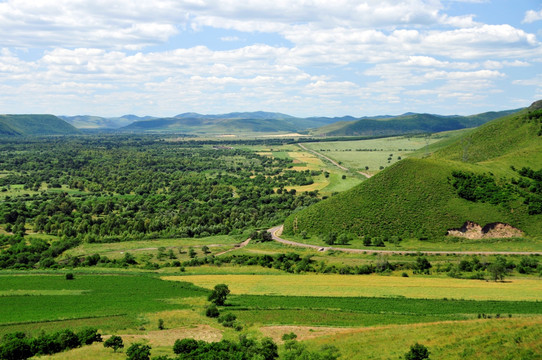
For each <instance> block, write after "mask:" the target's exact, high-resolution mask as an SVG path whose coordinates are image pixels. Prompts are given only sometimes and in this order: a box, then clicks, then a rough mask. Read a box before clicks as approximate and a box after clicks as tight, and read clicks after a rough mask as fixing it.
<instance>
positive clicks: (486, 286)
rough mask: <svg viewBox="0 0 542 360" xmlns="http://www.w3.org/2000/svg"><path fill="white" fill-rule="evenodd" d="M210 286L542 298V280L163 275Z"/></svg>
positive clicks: (242, 290) (302, 292) (241, 290)
mask: <svg viewBox="0 0 542 360" xmlns="http://www.w3.org/2000/svg"><path fill="white" fill-rule="evenodd" d="M163 279H166V280H174V281H187V282H191V283H193V284H195V285H197V286H201V287H204V288H207V289H212V288H213V287H214V286H215V285H216V284H222V283H223V284H227V285H228V286H229V287H230V290H231V291H232V294H237V295H241V294H251V295H283V296H336V297H344V296H353V297H359V296H365V297H408V298H419V299H424V298H427V299H443V298H448V299H451V298H453V299H471V300H508V301H512V300H513V301H520V300H527V301H536V300H540V299H542V282H540V281H539V280H533V279H513V280H509V281H507V282H487V281H478V280H464V279H452V278H437V277H409V278H403V277H395V276H378V275H371V276H355V275H352V276H344V275H322V274H310V275H309V274H308V275H292V274H284V275H192V276H167V277H163Z"/></svg>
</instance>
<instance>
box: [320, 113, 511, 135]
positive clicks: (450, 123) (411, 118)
mask: <svg viewBox="0 0 542 360" xmlns="http://www.w3.org/2000/svg"><path fill="white" fill-rule="evenodd" d="M515 112H517V110H510V111H502V112H488V113H483V114H478V115H472V116H441V115H432V114H405V115H400V116H395V117H387V118H378V119H371V118H367V119H360V120H356V121H351V122H347V123H345V124H340V125H339V126H338V124H332V125H330V126H327V127H324V128H322V129H319V130H318V132H319V133H325V134H330V135H335V136H337V135H339V136H340V135H343V136H344V135H384V134H385V135H388V136H392V135H398V134H407V133H436V132H441V131H449V130H457V129H463V128H469V127H476V126H479V125H481V124H484V123H486V122H488V121H491V120H494V119H497V118H499V117H502V116H505V115H508V114H512V113H515Z"/></svg>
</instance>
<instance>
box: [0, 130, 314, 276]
mask: <svg viewBox="0 0 542 360" xmlns="http://www.w3.org/2000/svg"><path fill="white" fill-rule="evenodd" d="M190 145H192V146H190ZM0 153H2V156H1V157H0V171H3V172H5V173H6V174H7V175H6V176H2V177H0V189H1V190H3V191H5V192H8V194H7V196H5V197H4V201H2V202H1V203H0V224H3V228H4V229H5V230H6V231H8V232H12V233H14V234H18V235H20V236H25V234H26V233H27V232H28V231H29V230H30V229H31V230H32V231H33V232H38V233H45V234H50V235H54V236H58V237H61V238H62V239H64V240H66V239H68V240H69V241H64V243H70V244H72V245H73V244H75V242H73V241H71V240H73V239H76V240H77V241H78V242H89V243H92V242H115V241H126V240H139V239H143V238H157V237H159V238H171V237H204V236H210V235H222V234H237V233H240V232H242V231H243V230H245V229H247V228H263V227H268V226H271V225H273V224H275V223H278V222H280V221H282V220H283V219H284V218H285V217H286V216H287V215H289V214H290V213H291V212H292V211H293V210H295V209H297V208H301V207H307V206H309V205H311V204H313V203H315V202H318V201H319V200H320V198H319V195H318V192H317V191H311V192H304V193H297V192H296V191H295V190H294V189H291V190H286V188H287V187H292V186H299V185H307V184H311V183H312V182H313V177H314V176H317V175H319V174H320V173H321V172H318V171H308V170H307V171H294V170H291V169H290V170H289V168H290V167H292V166H293V163H292V160H290V159H281V158H272V157H268V156H262V155H258V154H256V153H254V152H251V151H245V150H238V149H232V148H221V149H219V150H217V149H211V148H207V147H204V146H201V145H197V146H196V145H194V144H193V143H191V142H187V143H182V144H180V143H169V142H163V141H156V139H153V138H147V137H145V138H138V137H120V138H119V139H118V141H113V140H112V139H110V138H108V137H105V138H103V139H98V138H92V137H88V138H73V139H69V138H68V139H48V140H24V141H22V142H21V143H11V142H6V143H2V144H0ZM14 185H17V186H21V185H22V186H24V188H25V189H27V190H35V191H26V192H16V191H12V189H11V187H13V186H14ZM59 188H61V189H59ZM27 250H28V251H27ZM33 250H35V249H25V250H24V251H22V252H28V253H30V254H34V255H36V256H35V257H36V258H37V255H38V254H39V252H38V253H36V252H35V251H33ZM44 251H45V249H44ZM16 252H21V251H19V250H17V251H16ZM7 255H9V257H11V255H13V254H7ZM31 258H32V256H31ZM35 260H36V259H33V258H32V259H29V261H20V262H19V263H23V264H24V263H27V264H31V265H30V266H32V265H34V264H36V263H37V261H35ZM13 265H14V263H13V262H11V263H10V264H9V265H7V267H10V266H13Z"/></svg>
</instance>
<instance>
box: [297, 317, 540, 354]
mask: <svg viewBox="0 0 542 360" xmlns="http://www.w3.org/2000/svg"><path fill="white" fill-rule="evenodd" d="M416 342H419V343H422V344H424V345H425V346H427V347H428V349H429V351H430V352H431V358H432V359H484V360H494V359H498V360H501V359H502V360H504V359H540V358H541V356H542V317H533V318H512V319H494V320H490V321H487V320H469V321H454V322H437V323H433V324H415V325H390V326H384V327H373V328H364V329H359V330H353V331H352V332H350V333H340V334H335V335H328V336H324V337H320V338H317V339H314V340H308V341H307V342H306V343H307V344H308V345H309V346H310V347H311V348H317V347H319V346H321V345H324V344H330V345H334V346H337V347H338V348H339V350H340V352H341V354H342V358H344V359H398V358H399V357H400V356H403V355H404V354H405V353H406V352H407V351H408V349H409V347H410V346H411V345H412V344H414V343H416Z"/></svg>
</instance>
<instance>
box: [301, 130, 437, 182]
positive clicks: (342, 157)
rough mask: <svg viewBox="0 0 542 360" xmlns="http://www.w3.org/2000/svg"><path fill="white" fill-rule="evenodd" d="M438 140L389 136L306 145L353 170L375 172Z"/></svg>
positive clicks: (433, 138)
mask: <svg viewBox="0 0 542 360" xmlns="http://www.w3.org/2000/svg"><path fill="white" fill-rule="evenodd" d="M436 141H438V139H436V138H435V137H429V138H426V137H406V136H405V137H403V136H401V137H390V138H382V139H371V140H356V141H331V142H316V143H306V144H304V145H305V146H306V147H307V148H309V149H311V150H314V151H317V152H319V153H321V154H323V155H325V156H327V157H330V158H332V159H333V160H335V161H337V162H340V163H341V164H342V165H344V166H345V167H347V168H349V169H350V170H362V171H365V170H366V169H365V167H366V166H368V167H369V169H368V172H369V173H375V172H378V171H379V170H380V167H381V166H383V167H387V166H390V165H392V164H393V163H395V162H397V161H399V160H401V159H402V158H405V157H407V156H409V155H410V154H411V153H413V152H414V151H416V150H418V149H420V148H423V147H425V146H426V145H428V144H431V143H434V142H436Z"/></svg>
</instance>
